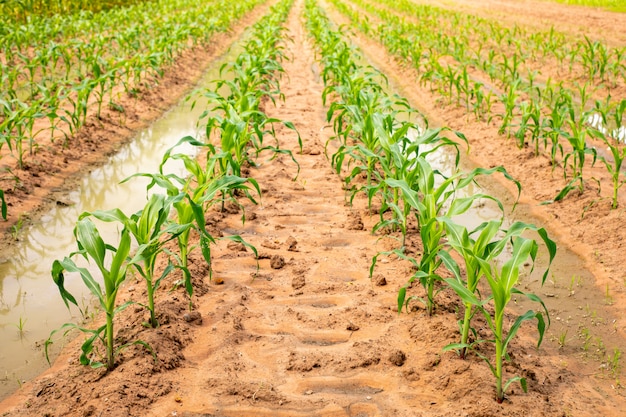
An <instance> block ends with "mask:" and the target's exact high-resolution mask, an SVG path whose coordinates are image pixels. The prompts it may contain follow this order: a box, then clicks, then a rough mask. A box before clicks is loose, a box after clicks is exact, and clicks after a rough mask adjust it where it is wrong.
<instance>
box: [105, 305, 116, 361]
mask: <svg viewBox="0 0 626 417" xmlns="http://www.w3.org/2000/svg"><path fill="white" fill-rule="evenodd" d="M113 342H114V339H113V311H107V371H111V370H113V366H114V365H115V359H114V357H113V353H114V350H113Z"/></svg>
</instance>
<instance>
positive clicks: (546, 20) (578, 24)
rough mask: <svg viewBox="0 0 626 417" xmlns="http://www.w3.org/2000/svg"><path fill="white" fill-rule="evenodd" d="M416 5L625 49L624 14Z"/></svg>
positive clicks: (465, 1) (487, 0)
mask: <svg viewBox="0 0 626 417" xmlns="http://www.w3.org/2000/svg"><path fill="white" fill-rule="evenodd" d="M415 1H416V3H423V4H435V5H437V6H438V7H444V8H450V9H453V10H457V11H464V12H467V13H471V14H475V15H478V16H482V17H485V18H488V19H495V20H497V21H499V22H502V23H505V24H510V25H513V24H518V25H520V26H527V27H531V28H534V29H536V30H540V29H543V30H549V28H550V26H554V28H555V30H558V31H559V32H565V33H569V34H571V35H573V36H576V37H582V36H583V35H587V36H589V37H590V38H591V39H601V40H602V41H603V42H607V43H608V44H609V45H611V46H624V43H626V33H625V32H624V30H623V28H624V25H625V24H626V15H625V14H624V13H613V12H609V11H606V10H603V9H600V8H593V7H583V6H568V7H564V6H563V5H562V4H559V3H556V2H552V1H549V0H452V1H444V0H415Z"/></svg>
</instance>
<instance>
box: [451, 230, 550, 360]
mask: <svg viewBox="0 0 626 417" xmlns="http://www.w3.org/2000/svg"><path fill="white" fill-rule="evenodd" d="M443 223H444V226H445V229H446V237H447V240H448V245H449V246H450V247H451V248H452V249H453V250H454V251H455V252H456V253H457V254H459V255H460V256H461V258H462V259H463V262H464V264H465V271H466V278H465V279H463V277H462V276H461V273H460V268H459V266H458V264H457V263H456V261H455V260H454V258H453V257H451V256H450V255H449V254H448V253H447V252H442V253H441V254H440V255H439V256H440V257H441V259H442V260H443V262H444V263H445V265H446V267H447V268H448V269H449V270H450V271H452V272H453V273H454V278H448V279H446V282H447V283H448V285H449V286H450V287H451V288H452V289H453V290H454V291H455V292H456V293H457V294H458V295H459V296H460V297H461V299H462V300H463V303H464V308H465V315H464V318H463V322H462V325H461V341H460V343H459V344H458V345H456V348H457V349H459V351H460V356H461V358H465V356H466V354H467V351H468V349H470V348H471V346H472V344H471V343H470V342H469V332H470V329H471V327H470V321H471V319H472V317H473V316H474V313H475V311H474V305H475V304H473V303H471V302H469V301H467V300H465V299H464V298H463V295H464V294H473V295H474V296H478V294H477V291H478V283H479V281H480V278H481V277H483V276H484V275H485V274H486V271H483V270H482V268H483V267H484V266H485V265H491V264H492V263H493V262H495V261H496V258H497V257H498V256H500V254H502V252H503V251H504V250H505V249H506V248H507V246H508V244H509V243H510V242H511V241H512V240H513V239H515V238H517V237H519V236H521V235H522V234H524V233H526V232H528V231H535V232H536V233H537V234H538V235H539V236H540V238H541V239H542V241H543V243H544V244H545V246H546V248H547V249H548V253H549V255H550V258H549V261H548V266H547V268H546V270H545V272H544V274H543V279H542V283H543V282H545V280H546V277H547V275H548V271H549V268H550V265H551V263H552V260H553V259H554V256H555V255H556V243H555V242H554V241H553V240H551V239H550V238H549V237H548V234H547V232H546V230H545V229H543V228H538V227H536V226H534V225H532V224H527V223H522V222H515V223H513V224H512V225H511V226H510V227H509V228H508V229H506V230H503V229H502V220H491V221H489V222H485V223H483V224H481V225H480V226H478V227H477V228H476V229H475V230H473V231H471V232H468V231H467V229H466V228H465V227H463V226H460V225H458V224H456V223H454V222H453V221H452V220H450V219H449V218H444V219H443ZM473 236H476V237H475V238H474V237H473ZM531 259H532V261H533V267H534V256H532V257H531Z"/></svg>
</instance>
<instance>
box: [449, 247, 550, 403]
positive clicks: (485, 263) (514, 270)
mask: <svg viewBox="0 0 626 417" xmlns="http://www.w3.org/2000/svg"><path fill="white" fill-rule="evenodd" d="M554 248H556V247H554ZM537 250H538V245H537V242H536V241H534V240H532V239H527V238H523V237H520V236H517V237H513V239H512V254H511V257H510V258H509V259H508V260H507V261H506V262H505V263H504V264H503V265H502V266H501V267H500V266H498V265H497V264H496V263H495V262H494V261H489V260H485V259H481V258H479V257H475V259H476V261H477V263H478V265H479V268H480V270H481V271H482V273H483V274H484V276H485V279H486V280H487V283H488V284H489V288H490V289H491V296H490V297H489V298H488V299H486V300H481V299H479V298H478V297H477V296H476V294H475V293H473V292H470V291H468V290H467V289H466V288H465V287H464V286H463V285H456V284H453V285H455V287H454V288H455V290H456V291H457V294H458V295H459V297H461V299H462V300H463V302H464V303H468V304H471V305H474V306H476V308H478V309H479V310H480V311H481V312H482V314H483V315H484V317H485V319H486V321H487V325H488V326H489V328H490V330H491V331H492V333H493V336H494V339H493V340H491V342H492V343H494V344H495V349H496V352H495V358H494V359H493V361H492V360H490V359H489V358H487V357H486V356H484V355H481V354H479V356H481V357H482V359H484V360H485V362H486V363H487V365H488V366H489V369H490V370H491V372H492V374H493V376H494V378H495V383H496V401H497V402H498V403H502V402H503V401H504V399H505V393H506V391H507V389H508V387H509V386H510V385H511V384H512V383H514V382H519V383H520V385H521V387H522V389H523V390H524V391H525V392H526V390H527V386H526V379H525V378H522V377H520V376H514V377H512V378H510V379H508V380H506V381H505V380H504V369H503V361H504V360H505V359H508V357H509V356H508V346H509V343H510V342H511V340H512V339H513V338H514V337H515V335H516V334H517V331H518V330H519V328H520V326H521V325H522V323H524V322H525V321H528V320H534V319H536V320H537V331H538V332H539V341H538V342H537V346H538V347H539V346H540V345H541V342H542V340H543V336H544V333H545V330H546V319H545V318H547V319H548V324H549V323H550V317H549V314H548V310H547V308H546V306H545V304H544V303H543V301H541V299H540V298H539V297H537V296H536V295H534V294H530V293H524V292H522V291H520V290H519V289H517V288H516V285H517V282H518V279H519V273H520V268H521V267H522V266H523V265H524V264H525V263H526V262H527V260H528V259H529V258H530V260H531V261H532V262H533V263H534V262H535V258H536V256H537ZM546 276H547V275H546V274H544V277H543V280H545V278H546ZM450 282H453V283H455V282H456V281H454V280H451V281H450ZM513 294H517V295H523V296H526V297H527V298H528V299H530V300H531V301H534V302H537V303H539V304H540V305H541V307H542V308H543V311H538V312H535V311H533V310H528V311H527V312H526V313H524V314H522V315H521V316H518V317H517V318H516V320H515V322H514V323H513V325H512V326H511V327H510V328H509V329H508V331H507V330H505V326H504V316H505V312H506V307H507V305H508V303H509V302H510V301H511V297H512V296H513ZM488 303H491V304H492V305H493V313H490V312H489V310H488V309H487V308H486V305H487V304H488ZM544 314H545V318H544ZM464 347H465V348H468V347H470V346H469V345H465V346H461V345H459V344H453V345H449V346H447V347H446V348H444V350H450V349H459V348H464Z"/></svg>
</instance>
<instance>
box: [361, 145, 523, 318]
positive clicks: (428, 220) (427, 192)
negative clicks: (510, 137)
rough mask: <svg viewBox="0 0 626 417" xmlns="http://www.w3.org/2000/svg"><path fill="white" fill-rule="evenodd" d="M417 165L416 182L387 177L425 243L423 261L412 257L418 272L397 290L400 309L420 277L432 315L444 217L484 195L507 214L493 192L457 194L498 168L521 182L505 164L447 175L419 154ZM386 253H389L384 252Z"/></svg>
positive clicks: (375, 259)
mask: <svg viewBox="0 0 626 417" xmlns="http://www.w3.org/2000/svg"><path fill="white" fill-rule="evenodd" d="M414 169H415V170H417V171H418V173H417V175H416V176H415V179H416V182H415V183H414V184H408V183H407V182H406V181H405V180H396V179H392V178H387V179H385V182H386V183H387V185H388V186H389V187H392V188H398V189H399V190H400V191H401V195H402V199H403V204H404V205H405V206H410V207H411V210H412V211H413V212H414V214H415V216H416V219H417V223H418V226H419V231H420V237H421V242H422V247H423V253H422V256H421V259H420V261H419V262H417V261H415V260H413V261H411V262H413V263H414V264H415V265H416V266H417V269H418V270H417V272H416V273H415V275H413V277H411V279H410V280H409V282H408V283H407V284H406V285H405V286H403V287H402V288H401V289H400V291H399V292H398V311H401V309H402V307H403V306H406V305H408V303H409V302H410V301H411V300H412V299H413V298H414V297H408V298H407V297H406V290H407V288H408V286H409V285H410V284H411V283H412V282H413V281H415V280H419V282H420V283H421V284H422V286H423V287H424V290H425V291H426V299H425V300H422V301H423V302H424V303H425V305H426V309H427V312H428V314H429V315H432V314H433V313H434V310H435V301H434V296H435V283H437V282H439V281H441V276H440V275H439V273H438V272H437V269H438V268H439V266H440V265H441V262H442V260H441V257H440V252H442V251H443V247H444V243H443V241H442V239H443V237H444V235H445V227H444V221H443V219H446V218H452V217H453V216H457V215H460V214H463V213H465V212H466V211H467V210H469V208H470V207H471V206H472V204H473V203H474V202H476V201H478V200H481V199H487V200H492V201H494V202H495V203H496V204H497V205H498V207H499V208H500V210H501V211H502V213H503V214H504V208H503V206H502V204H501V203H500V201H499V200H497V199H496V198H494V197H492V196H490V195H487V194H482V193H476V194H473V195H470V196H468V197H456V194H457V193H458V192H460V190H462V189H463V188H465V187H467V186H468V185H470V184H474V183H475V179H476V177H478V176H481V175H491V174H493V173H495V172H500V173H502V174H503V175H504V176H505V177H506V178H507V179H509V180H511V181H513V182H514V183H515V184H516V185H517V186H518V189H519V188H520V185H519V183H518V182H517V181H515V180H514V179H513V178H512V177H511V176H510V175H509V174H508V173H507V172H506V170H505V169H504V168H503V167H495V168H492V169H490V170H487V169H483V168H476V169H474V170H473V171H471V172H469V173H467V174H465V173H461V172H457V173H455V174H453V175H451V176H450V177H445V176H443V175H442V174H441V173H440V172H439V171H437V170H434V169H433V168H432V167H431V165H430V164H429V163H428V162H427V161H426V160H425V159H424V158H422V157H420V156H418V157H416V158H415V168H414ZM391 253H395V254H397V255H398V256H400V257H403V258H405V259H408V260H410V259H412V258H407V257H406V256H405V255H404V254H402V251H397V250H396V251H392V252H391ZM383 254H389V253H385V252H383ZM377 257H378V254H377V255H376V256H374V258H373V259H372V265H371V266H370V276H371V275H372V273H373V270H374V267H375V265H376V261H377Z"/></svg>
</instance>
